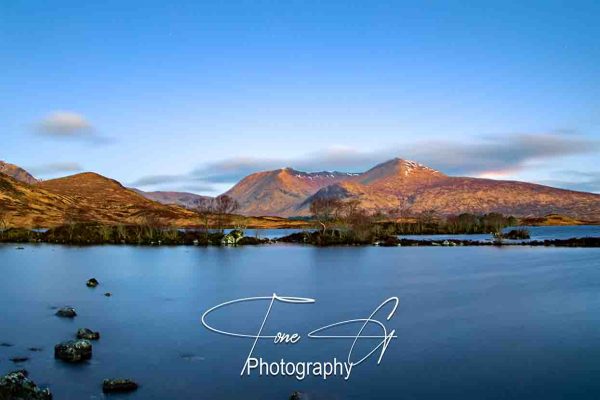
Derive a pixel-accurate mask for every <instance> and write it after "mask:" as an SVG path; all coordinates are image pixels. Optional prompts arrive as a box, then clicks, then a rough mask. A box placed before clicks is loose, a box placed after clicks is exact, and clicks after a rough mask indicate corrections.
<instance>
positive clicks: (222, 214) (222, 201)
mask: <svg viewBox="0 0 600 400" xmlns="http://www.w3.org/2000/svg"><path fill="white" fill-rule="evenodd" d="M239 207H240V205H239V203H238V202H237V200H235V199H233V198H232V197H230V196H227V195H226V194H224V195H221V196H218V197H215V198H213V199H210V200H205V201H203V202H202V203H200V204H198V205H197V206H196V207H194V208H192V209H191V210H192V211H194V212H195V213H196V214H198V216H199V217H200V220H201V221H202V225H203V226H204V229H205V231H206V232H208V231H209V230H210V229H217V230H218V231H220V232H222V231H223V230H224V229H225V228H226V227H228V226H231V224H232V220H233V213H234V212H236V211H237V210H238V208H239Z"/></svg>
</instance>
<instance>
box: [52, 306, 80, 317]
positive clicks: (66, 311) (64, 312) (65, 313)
mask: <svg viewBox="0 0 600 400" xmlns="http://www.w3.org/2000/svg"><path fill="white" fill-rule="evenodd" d="M56 315H58V316H59V317H63V318H74V317H75V316H77V313H76V312H75V309H74V308H73V307H62V308H59V309H58V311H56Z"/></svg>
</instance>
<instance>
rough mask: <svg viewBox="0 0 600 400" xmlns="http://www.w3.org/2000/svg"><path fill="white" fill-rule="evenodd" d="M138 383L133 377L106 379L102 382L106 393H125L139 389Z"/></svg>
mask: <svg viewBox="0 0 600 400" xmlns="http://www.w3.org/2000/svg"><path fill="white" fill-rule="evenodd" d="M137 388H138V384H137V383H135V382H134V381H132V380H131V379H105V380H104V382H102V391H103V392H104V393H123V392H132V391H134V390H137Z"/></svg>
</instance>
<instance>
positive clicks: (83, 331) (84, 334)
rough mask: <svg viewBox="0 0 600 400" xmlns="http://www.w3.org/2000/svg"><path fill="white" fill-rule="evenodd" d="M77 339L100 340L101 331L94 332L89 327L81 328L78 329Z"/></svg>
mask: <svg viewBox="0 0 600 400" xmlns="http://www.w3.org/2000/svg"><path fill="white" fill-rule="evenodd" d="M77 339H86V340H98V339H100V332H94V331H93V330H91V329H88V328H79V329H78V330H77Z"/></svg>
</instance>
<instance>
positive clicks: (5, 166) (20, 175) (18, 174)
mask: <svg viewBox="0 0 600 400" xmlns="http://www.w3.org/2000/svg"><path fill="white" fill-rule="evenodd" d="M0 173H2V174H6V175H8V176H10V177H12V178H15V179H16V180H18V181H20V182H25V183H29V184H33V183H36V182H38V180H37V179H36V178H35V177H34V176H33V175H31V174H30V173H29V172H27V171H25V170H24V169H23V168H21V167H18V166H16V165H14V164H10V163H7V162H4V161H0Z"/></svg>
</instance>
